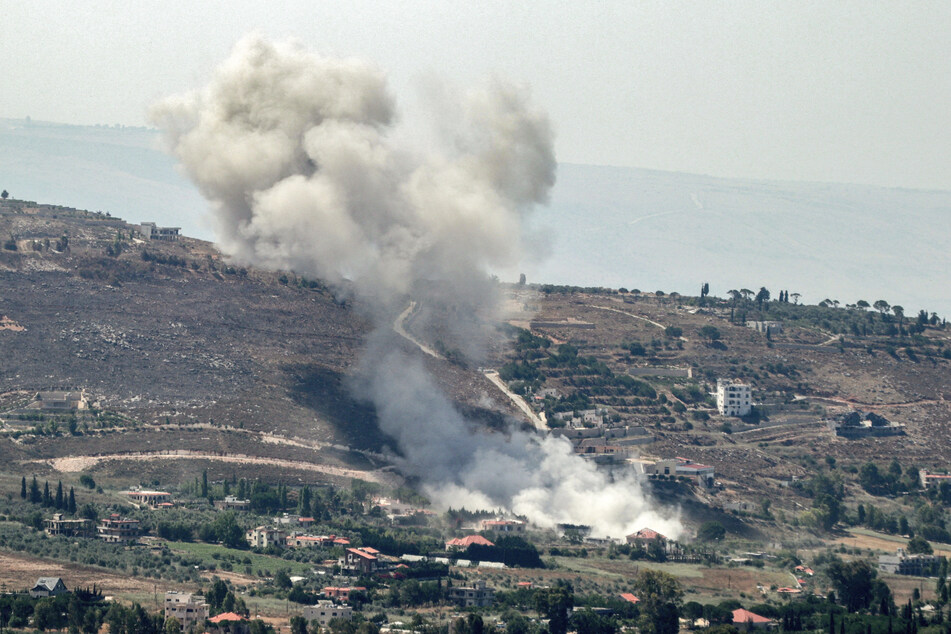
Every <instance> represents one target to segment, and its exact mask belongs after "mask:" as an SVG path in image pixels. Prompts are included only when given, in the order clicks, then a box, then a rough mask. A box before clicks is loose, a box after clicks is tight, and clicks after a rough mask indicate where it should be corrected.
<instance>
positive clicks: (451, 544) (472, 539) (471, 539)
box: [446, 535, 495, 550]
mask: <svg viewBox="0 0 951 634" xmlns="http://www.w3.org/2000/svg"><path fill="white" fill-rule="evenodd" d="M473 544H475V545H476V546H495V544H493V543H492V542H490V541H489V540H487V539H486V538H485V537H483V536H482V535H466V536H465V537H456V538H455V539H450V540H449V541H448V542H446V550H465V549H466V548H468V547H469V546H472V545H473Z"/></svg>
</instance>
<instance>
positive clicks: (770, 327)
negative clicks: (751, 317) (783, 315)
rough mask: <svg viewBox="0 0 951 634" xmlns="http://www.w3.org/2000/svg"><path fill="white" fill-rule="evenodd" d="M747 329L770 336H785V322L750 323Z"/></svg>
mask: <svg viewBox="0 0 951 634" xmlns="http://www.w3.org/2000/svg"><path fill="white" fill-rule="evenodd" d="M746 327H747V328H751V329H753V330H755V331H756V332H761V333H763V334H769V335H781V334H783V322H781V321H748V322H746Z"/></svg>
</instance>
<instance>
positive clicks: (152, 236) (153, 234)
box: [138, 222, 182, 242]
mask: <svg viewBox="0 0 951 634" xmlns="http://www.w3.org/2000/svg"><path fill="white" fill-rule="evenodd" d="M138 229H139V233H141V234H142V237H143V238H145V239H146V240H163V241H165V242H174V241H176V240H178V237H179V234H178V232H179V231H181V230H182V228H181V227H159V226H158V225H156V224H155V223H154V222H143V223H142V224H140V225H139V226H138Z"/></svg>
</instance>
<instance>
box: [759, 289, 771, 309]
mask: <svg viewBox="0 0 951 634" xmlns="http://www.w3.org/2000/svg"><path fill="white" fill-rule="evenodd" d="M768 301H769V290H767V288H766V287H765V286H760V288H759V292H758V293H756V305H757V306H759V308H760V310H762V309H763V302H768Z"/></svg>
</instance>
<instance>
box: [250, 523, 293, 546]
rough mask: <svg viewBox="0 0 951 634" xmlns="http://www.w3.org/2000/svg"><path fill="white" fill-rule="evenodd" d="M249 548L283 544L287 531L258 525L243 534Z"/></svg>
mask: <svg viewBox="0 0 951 634" xmlns="http://www.w3.org/2000/svg"><path fill="white" fill-rule="evenodd" d="M244 537H245V539H247V540H248V543H249V544H251V548H267V547H268V546H278V547H281V546H284V543H285V541H286V539H287V533H285V532H284V531H282V530H278V529H276V528H271V527H270V526H258V527H257V528H253V529H251V530H249V531H248V532H247V533H245V535H244Z"/></svg>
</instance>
